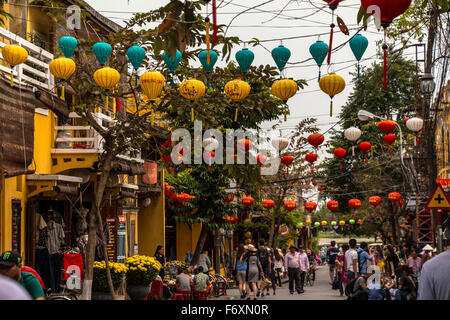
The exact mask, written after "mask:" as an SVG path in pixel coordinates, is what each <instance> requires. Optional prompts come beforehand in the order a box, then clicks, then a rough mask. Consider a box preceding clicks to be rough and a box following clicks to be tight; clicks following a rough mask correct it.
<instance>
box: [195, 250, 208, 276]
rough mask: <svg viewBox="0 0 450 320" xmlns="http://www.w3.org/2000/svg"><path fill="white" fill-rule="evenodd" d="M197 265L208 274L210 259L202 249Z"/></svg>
mask: <svg viewBox="0 0 450 320" xmlns="http://www.w3.org/2000/svg"><path fill="white" fill-rule="evenodd" d="M197 266H198V267H200V266H201V267H203V272H204V273H206V274H209V268H211V260H210V259H209V257H208V255H207V254H206V251H205V250H202V252H201V253H200V256H199V257H198V263H197Z"/></svg>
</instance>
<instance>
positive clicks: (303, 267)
mask: <svg viewBox="0 0 450 320" xmlns="http://www.w3.org/2000/svg"><path fill="white" fill-rule="evenodd" d="M298 248H299V251H300V254H299V257H300V291H299V293H304V292H305V291H304V290H303V288H304V286H305V277H306V273H307V272H308V270H309V259H308V255H307V254H306V253H305V250H304V249H303V246H302V245H299V246H298Z"/></svg>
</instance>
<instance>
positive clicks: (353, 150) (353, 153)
mask: <svg viewBox="0 0 450 320" xmlns="http://www.w3.org/2000/svg"><path fill="white" fill-rule="evenodd" d="M352 156H353V157H354V156H355V146H352Z"/></svg>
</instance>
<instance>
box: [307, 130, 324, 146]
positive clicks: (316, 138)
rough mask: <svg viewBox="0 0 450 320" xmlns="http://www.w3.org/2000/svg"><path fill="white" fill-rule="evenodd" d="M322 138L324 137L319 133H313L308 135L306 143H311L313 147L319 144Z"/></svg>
mask: <svg viewBox="0 0 450 320" xmlns="http://www.w3.org/2000/svg"><path fill="white" fill-rule="evenodd" d="M324 140H325V137H324V136H323V134H321V133H313V134H310V135H309V136H308V143H309V144H310V145H312V146H313V147H314V148H317V147H318V146H320V145H321V144H322V143H323V141H324Z"/></svg>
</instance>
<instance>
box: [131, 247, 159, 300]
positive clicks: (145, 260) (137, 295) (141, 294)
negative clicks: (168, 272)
mask: <svg viewBox="0 0 450 320" xmlns="http://www.w3.org/2000/svg"><path fill="white" fill-rule="evenodd" d="M125 265H126V267H127V268H128V270H127V293H128V295H129V296H130V298H131V299H132V300H144V299H145V298H146V297H147V295H148V294H149V292H150V284H151V283H152V282H153V281H154V280H155V279H156V276H157V275H158V273H159V270H161V267H162V266H161V264H160V263H159V262H158V261H157V260H156V259H155V258H152V257H148V256H142V255H135V256H132V257H129V258H127V259H126V261H125Z"/></svg>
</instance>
